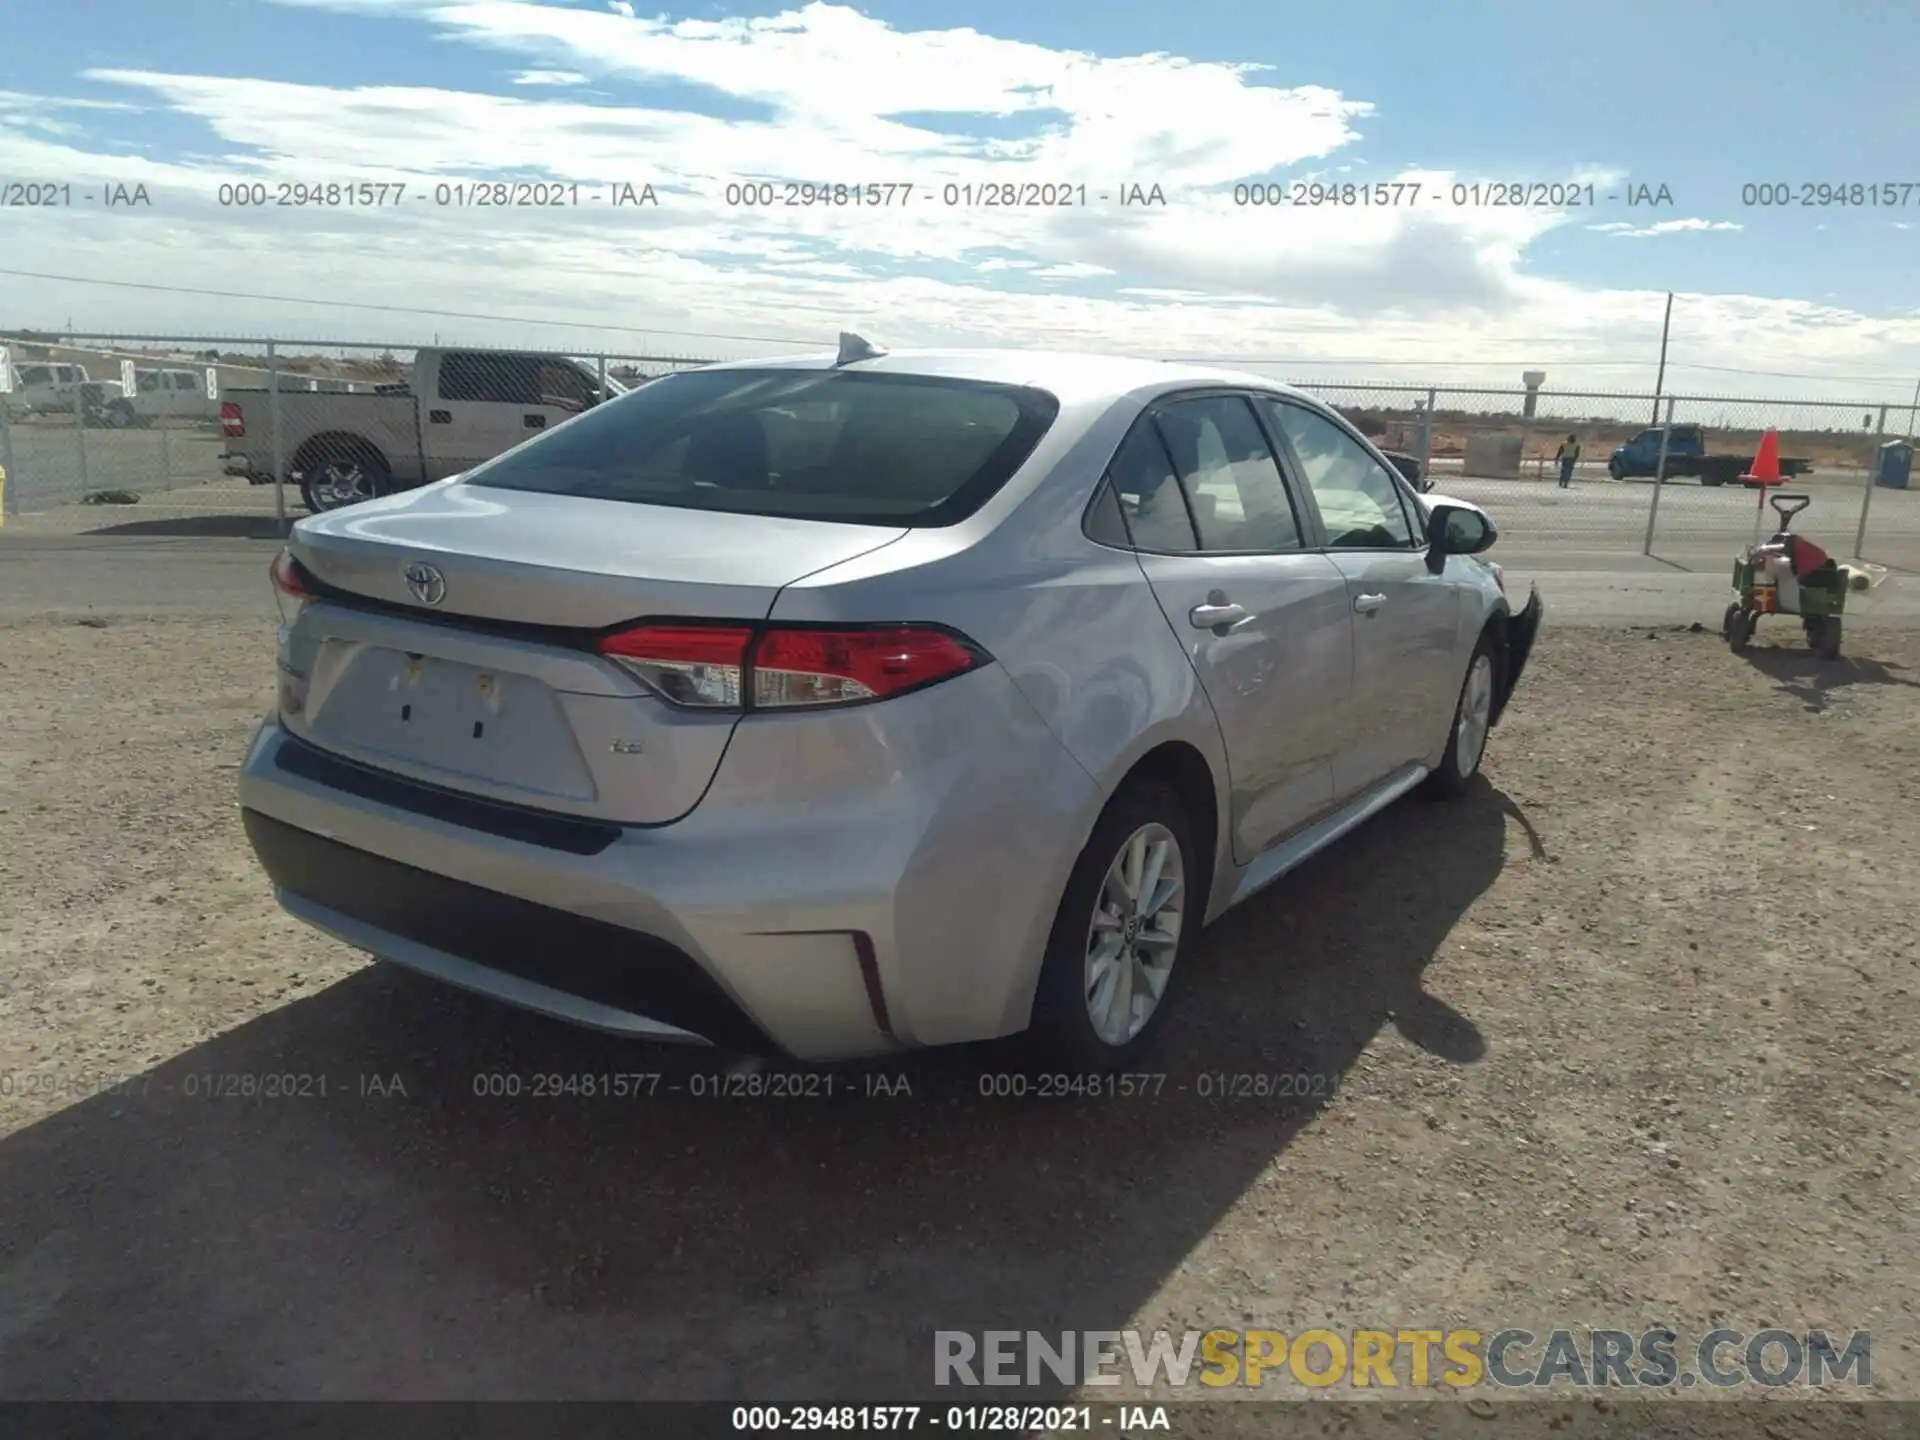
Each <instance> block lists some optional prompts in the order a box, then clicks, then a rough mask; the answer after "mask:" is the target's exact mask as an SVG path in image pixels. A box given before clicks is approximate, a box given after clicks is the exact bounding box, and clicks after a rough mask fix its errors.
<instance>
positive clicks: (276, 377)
mask: <svg viewBox="0 0 1920 1440" xmlns="http://www.w3.org/2000/svg"><path fill="white" fill-rule="evenodd" d="M267 423H268V424H269V425H271V426H272V427H273V521H274V526H275V528H276V529H278V530H279V532H280V533H281V534H282V535H285V534H286V533H287V531H288V530H289V529H290V528H291V527H290V526H289V525H288V524H287V482H286V473H287V471H286V460H287V457H286V443H285V435H286V431H285V430H283V429H282V428H281V425H280V357H279V355H278V353H276V351H275V350H274V347H273V341H271V340H269V341H267Z"/></svg>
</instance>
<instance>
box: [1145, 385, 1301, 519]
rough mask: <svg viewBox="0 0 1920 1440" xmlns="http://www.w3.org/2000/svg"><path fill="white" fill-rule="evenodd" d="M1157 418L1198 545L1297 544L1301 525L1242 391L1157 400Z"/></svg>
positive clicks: (1271, 452) (1277, 467) (1278, 469)
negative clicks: (1197, 534)
mask: <svg viewBox="0 0 1920 1440" xmlns="http://www.w3.org/2000/svg"><path fill="white" fill-rule="evenodd" d="M1155 423H1156V425H1158V427H1159V430H1160V437H1161V439H1162V440H1164V441H1165V442H1166V447H1167V453H1168V454H1169V455H1171V456H1172V457H1173V463H1174V466H1175V468H1176V469H1177V470H1178V471H1179V473H1180V480H1181V483H1182V484H1184V485H1185V487H1186V492H1187V504H1188V506H1189V508H1190V509H1191V510H1192V512H1193V522H1194V524H1195V526H1197V527H1198V529H1199V531H1200V544H1201V548H1203V549H1206V550H1227V551H1258V550H1298V549H1299V548H1300V526H1299V524H1298V523H1297V522H1296V521H1295V519H1294V514H1293V502H1292V501H1291V500H1290V499H1288V497H1287V487H1286V485H1285V483H1284V482H1283V481H1282V480H1281V478H1280V467H1279V466H1278V465H1277V464H1276V463H1275V461H1274V458H1273V451H1272V450H1271V449H1269V448H1268V446H1267V437H1266V436H1265V434H1263V433H1262V432H1261V429H1260V422H1259V421H1258V420H1256V419H1254V416H1253V410H1252V408H1251V407H1250V406H1249V405H1248V404H1247V402H1246V401H1245V400H1244V399H1243V398H1241V397H1240V396H1238V395H1209V396H1206V397H1205V398H1202V399H1195V400H1179V401H1175V402H1174V403H1172V404H1168V405H1164V406H1162V407H1160V409H1159V410H1158V412H1157V413H1156V415H1155Z"/></svg>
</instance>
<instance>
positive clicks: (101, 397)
mask: <svg viewBox="0 0 1920 1440" xmlns="http://www.w3.org/2000/svg"><path fill="white" fill-rule="evenodd" d="M6 363H7V361H6V359H5V357H4V356H0V365H3V364H6ZM12 364H13V374H12V379H13V384H12V386H11V387H10V389H9V390H8V392H7V393H6V395H5V396H3V397H0V399H3V400H4V402H5V404H6V407H7V409H8V411H9V412H10V413H12V414H15V415H53V414H71V413H72V411H73V396H74V391H75V390H78V391H79V392H80V406H81V414H82V416H83V418H84V419H85V420H86V421H87V423H88V424H99V423H104V420H103V412H104V410H105V408H106V406H107V405H108V404H109V403H110V402H111V401H113V400H114V399H116V398H118V396H119V394H120V385H119V382H117V381H113V380H95V379H94V378H93V377H92V376H90V375H88V374H87V367H86V366H84V365H69V364H66V363H64V362H59V361H43V360H27V361H19V360H16V361H14V362H12Z"/></svg>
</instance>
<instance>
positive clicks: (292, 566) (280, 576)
mask: <svg viewBox="0 0 1920 1440" xmlns="http://www.w3.org/2000/svg"><path fill="white" fill-rule="evenodd" d="M267 578H268V579H269V580H271V581H272V582H273V603H274V604H275V605H276V606H278V607H279V610H280V620H281V623H283V624H286V625H291V624H293V622H294V621H295V620H296V619H297V618H298V617H299V614H300V610H301V607H302V606H304V605H305V604H306V603H307V602H308V601H309V600H313V599H316V598H317V597H316V596H315V595H314V592H313V590H312V589H311V588H310V587H309V586H308V585H307V582H306V572H305V571H304V570H302V569H301V567H300V562H299V561H298V560H296V559H294V558H293V552H292V551H290V550H282V551H281V552H280V553H279V554H278V555H276V556H274V557H273V564H271V565H269V566H268V567H267Z"/></svg>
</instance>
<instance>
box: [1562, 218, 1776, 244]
mask: <svg viewBox="0 0 1920 1440" xmlns="http://www.w3.org/2000/svg"><path fill="white" fill-rule="evenodd" d="M1745 228H1746V227H1745V226H1744V225H1739V224H1736V223H1735V222H1734V221H1732V220H1656V221H1655V222H1654V223H1653V224H1651V225H1645V226H1639V225H1630V224H1628V223H1626V222H1625V221H1622V220H1614V221H1610V222H1608V223H1607V224H1605V225H1589V226H1587V229H1589V230H1598V231H1599V232H1600V233H1601V234H1603V235H1618V236H1621V237H1622V238H1623V239H1632V240H1641V239H1646V238H1647V237H1649V236H1653V235H1683V234H1690V233H1692V232H1694V231H1698V230H1744V229H1745Z"/></svg>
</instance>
